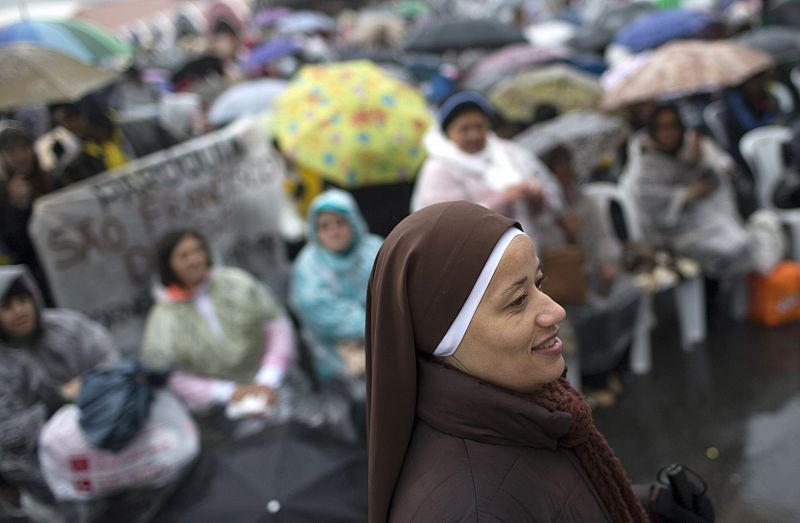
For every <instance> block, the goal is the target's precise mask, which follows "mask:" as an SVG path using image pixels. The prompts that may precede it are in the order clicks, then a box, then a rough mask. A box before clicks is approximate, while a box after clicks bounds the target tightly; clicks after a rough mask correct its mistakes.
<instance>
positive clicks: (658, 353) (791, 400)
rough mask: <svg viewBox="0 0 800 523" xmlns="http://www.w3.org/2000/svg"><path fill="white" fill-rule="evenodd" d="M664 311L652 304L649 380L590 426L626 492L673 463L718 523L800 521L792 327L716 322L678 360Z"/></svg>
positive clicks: (799, 414) (799, 427)
mask: <svg viewBox="0 0 800 523" xmlns="http://www.w3.org/2000/svg"><path fill="white" fill-rule="evenodd" d="M671 311H674V307H673V306H671V304H670V303H669V301H668V297H667V299H661V300H659V303H658V313H659V317H660V318H662V319H661V320H660V324H659V325H658V326H657V327H656V329H655V330H654V332H653V370H652V372H651V373H650V374H649V375H646V376H635V377H633V379H632V381H631V382H630V383H628V384H627V386H626V391H625V396H624V397H623V398H622V399H621V400H620V402H619V403H618V405H617V406H616V407H614V408H612V409H608V410H598V411H595V421H596V423H597V426H598V427H599V428H600V430H601V431H602V432H603V433H604V434H605V435H606V437H607V438H608V440H609V443H610V444H611V446H612V447H613V448H614V450H615V451H616V453H617V455H618V456H619V458H620V459H621V461H622V463H623V465H624V466H625V468H626V470H627V471H628V474H629V476H630V477H631V479H632V480H633V482H634V483H645V482H651V481H653V480H654V478H655V475H656V473H657V472H658V470H659V469H660V468H661V467H662V466H664V465H667V464H669V463H673V462H677V463H682V464H684V465H687V466H688V467H689V468H691V469H693V470H695V471H697V472H698V473H699V474H700V475H701V476H702V477H703V478H705V480H706V482H707V483H708V486H709V492H710V495H711V498H712V500H713V502H714V505H715V508H716V510H717V516H718V517H717V521H719V522H721V523H790V522H800V481H798V477H800V324H794V325H791V326H785V327H778V328H774V329H765V328H760V327H756V326H754V325H752V324H749V323H746V322H733V321H731V320H727V321H726V320H719V321H716V322H715V323H714V324H712V325H711V326H710V334H709V339H708V340H707V341H706V343H705V344H704V345H701V346H698V347H697V348H696V349H695V350H694V351H693V352H692V353H684V352H682V351H681V349H680V343H679V338H678V328H677V325H676V323H675V319H674V316H672V315H671ZM672 314H674V312H672Z"/></svg>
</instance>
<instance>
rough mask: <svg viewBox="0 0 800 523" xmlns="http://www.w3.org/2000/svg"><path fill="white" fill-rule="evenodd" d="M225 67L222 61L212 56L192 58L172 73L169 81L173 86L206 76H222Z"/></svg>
mask: <svg viewBox="0 0 800 523" xmlns="http://www.w3.org/2000/svg"><path fill="white" fill-rule="evenodd" d="M224 74H225V66H224V65H223V64H222V59H221V58H218V57H216V56H212V55H203V56H199V57H194V58H191V59H189V60H188V61H186V62H184V63H183V64H182V65H181V66H180V67H178V69H176V70H175V72H174V73H172V77H170V81H171V82H172V83H173V84H180V83H184V82H186V81H189V82H194V81H196V80H200V79H203V78H206V77H208V76H214V75H217V76H223V75H224Z"/></svg>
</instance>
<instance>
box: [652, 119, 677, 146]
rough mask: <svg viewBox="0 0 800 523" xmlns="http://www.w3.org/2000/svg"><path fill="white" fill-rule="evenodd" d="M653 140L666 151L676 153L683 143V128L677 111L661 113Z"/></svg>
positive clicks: (656, 122) (656, 123)
mask: <svg viewBox="0 0 800 523" xmlns="http://www.w3.org/2000/svg"><path fill="white" fill-rule="evenodd" d="M654 126H655V127H654V129H653V131H654V132H653V138H654V139H655V141H656V142H658V144H659V145H660V146H661V148H662V149H664V150H665V151H675V150H677V149H678V148H679V147H680V146H681V143H682V142H683V127H682V126H681V121H680V119H679V118H678V115H677V114H676V113H675V111H661V112H660V113H658V115H657V116H656V120H655V124H654Z"/></svg>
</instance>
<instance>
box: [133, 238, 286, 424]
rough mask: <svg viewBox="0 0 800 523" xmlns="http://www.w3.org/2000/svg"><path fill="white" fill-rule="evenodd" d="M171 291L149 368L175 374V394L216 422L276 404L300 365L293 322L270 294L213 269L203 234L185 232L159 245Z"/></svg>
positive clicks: (241, 275) (159, 302)
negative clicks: (257, 403) (232, 410)
mask: <svg viewBox="0 0 800 523" xmlns="http://www.w3.org/2000/svg"><path fill="white" fill-rule="evenodd" d="M158 268H159V274H160V277H161V284H162V285H163V287H161V288H159V289H158V290H157V292H156V303H155V305H153V308H152V309H151V310H150V313H149V315H148V317H147V323H146V325H145V331H144V339H143V341H142V354H141V358H142V361H143V362H145V363H147V364H149V365H151V366H154V367H159V368H163V367H167V366H174V368H175V372H173V373H172V375H171V377H170V381H169V386H170V388H171V389H172V390H173V392H175V394H176V395H178V396H179V397H180V398H182V399H183V400H184V401H185V402H186V404H187V406H188V407H189V408H190V409H191V410H193V411H195V412H201V413H206V414H209V415H213V414H214V407H219V408H218V409H216V412H217V413H219V412H221V411H222V408H221V407H225V406H227V405H228V404H229V403H230V402H232V401H239V400H241V399H243V398H244V397H246V396H260V397H262V399H264V400H266V402H267V403H268V404H270V405H271V404H274V403H275V401H276V399H277V394H278V389H279V388H280V387H281V384H282V382H283V379H284V376H285V374H286V372H287V370H288V369H289V367H290V365H291V364H292V359H293V357H294V330H293V327H292V324H291V321H290V320H289V318H288V317H287V316H286V314H285V313H284V311H283V309H282V308H281V306H280V305H279V304H278V302H277V301H276V299H275V298H274V297H273V296H272V295H271V294H270V293H269V292H268V291H267V290H266V288H265V286H264V285H263V284H262V283H260V282H258V281H256V280H255V279H254V278H253V277H252V276H250V275H249V274H248V273H246V272H244V271H242V270H240V269H236V268H233V267H219V268H213V269H212V263H211V257H210V252H209V249H208V244H207V243H206V241H205V239H204V238H203V236H201V235H200V233H198V232H196V231H192V230H179V231H174V232H171V233H168V234H167V235H165V236H164V237H163V238H162V239H161V241H160V242H159V244H158Z"/></svg>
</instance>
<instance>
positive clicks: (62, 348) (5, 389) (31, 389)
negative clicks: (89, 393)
mask: <svg viewBox="0 0 800 523" xmlns="http://www.w3.org/2000/svg"><path fill="white" fill-rule="evenodd" d="M117 358H118V354H117V351H116V349H115V347H114V343H113V341H112V340H111V337H110V336H109V334H108V332H107V331H106V330H105V328H103V327H102V326H101V325H99V324H98V323H95V322H93V321H91V320H89V319H88V318H86V317H85V316H84V315H82V314H80V313H79V312H76V311H71V310H66V309H45V308H44V306H43V304H42V301H41V297H40V294H39V290H38V289H37V287H36V285H35V284H34V282H33V279H32V278H31V277H30V276H29V275H28V272H27V270H26V269H25V268H24V267H22V266H10V267H0V475H1V476H2V477H3V479H4V480H5V481H7V482H9V483H10V484H11V485H13V486H14V487H16V488H17V489H19V490H20V491H21V492H22V494H23V500H25V499H27V500H28V501H30V503H27V505H30V504H34V505H37V506H39V505H42V504H43V505H45V506H48V505H53V504H54V503H55V500H54V498H53V497H52V494H51V493H50V491H49V489H48V488H47V484H46V483H45V481H44V477H43V476H42V472H41V470H40V467H39V459H38V456H37V441H38V435H39V432H40V431H41V429H42V426H43V425H44V423H45V422H46V421H47V419H48V418H49V417H50V416H51V415H52V414H53V413H54V412H55V411H56V410H57V409H58V408H59V407H60V406H61V405H62V404H63V403H64V401H74V400H75V399H76V398H77V396H78V391H79V390H80V378H79V376H80V375H81V374H82V373H83V372H86V371H88V370H91V369H93V368H95V367H97V366H99V365H101V364H106V363H111V362H113V361H115V360H116V359H117ZM24 504H25V503H24ZM0 516H2V513H0ZM0 519H3V518H2V517H0Z"/></svg>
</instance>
